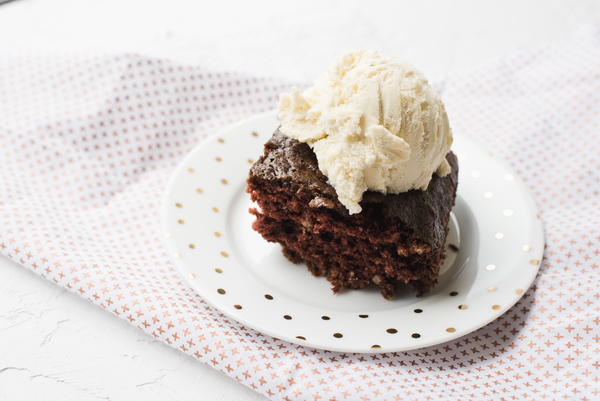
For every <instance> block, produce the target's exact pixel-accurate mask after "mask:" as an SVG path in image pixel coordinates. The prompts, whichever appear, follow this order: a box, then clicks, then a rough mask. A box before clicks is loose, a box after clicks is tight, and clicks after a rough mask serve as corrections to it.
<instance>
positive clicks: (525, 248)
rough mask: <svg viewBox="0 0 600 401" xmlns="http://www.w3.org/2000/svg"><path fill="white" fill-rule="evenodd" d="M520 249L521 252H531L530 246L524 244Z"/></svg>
mask: <svg viewBox="0 0 600 401" xmlns="http://www.w3.org/2000/svg"><path fill="white" fill-rule="evenodd" d="M521 249H522V250H523V252H529V251H531V245H528V244H525V245H523V247H522V248H521Z"/></svg>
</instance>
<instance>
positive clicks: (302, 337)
mask: <svg viewBox="0 0 600 401" xmlns="http://www.w3.org/2000/svg"><path fill="white" fill-rule="evenodd" d="M296 338H297V339H298V340H306V337H304V336H296Z"/></svg>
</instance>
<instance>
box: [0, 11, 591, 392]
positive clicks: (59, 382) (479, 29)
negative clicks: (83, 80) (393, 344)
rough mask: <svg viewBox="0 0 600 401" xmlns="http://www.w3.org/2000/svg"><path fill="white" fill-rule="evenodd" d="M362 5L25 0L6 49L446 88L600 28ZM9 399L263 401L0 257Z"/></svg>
mask: <svg viewBox="0 0 600 401" xmlns="http://www.w3.org/2000/svg"><path fill="white" fill-rule="evenodd" d="M364 3H365V2H359V1H344V2H341V1H340V2H323V1H319V2H310V1H304V2H301V3H297V4H295V5H294V4H291V3H288V2H282V1H253V2H239V3H237V2H232V1H223V0H220V1H217V2H210V3H209V2H198V1H196V2H192V1H190V2H184V1H164V0H163V1H160V2H159V1H156V2H153V1H138V0H136V1H133V0H131V1H126V2H125V1H115V0H111V1H92V0H78V1H68V0H54V1H51V2H50V1H41V0H19V1H16V2H13V3H9V4H6V5H4V6H0V52H2V51H10V50H17V49H23V48H34V49H37V50H38V51H39V50H42V51H48V52H52V51H55V50H69V51H71V50H86V49H103V50H107V51H110V52H115V51H136V52H140V53H150V54H154V55H160V56H164V57H170V58H174V59H177V60H178V61H180V62H188V63H200V64H203V65H206V66H209V67H212V68H221V69H234V70H243V71H247V72H250V73H254V74H259V75H275V76H280V77H284V78H288V79H292V80H310V79H311V78H313V77H314V75H315V74H316V73H318V72H319V71H321V70H322V69H323V67H324V65H325V64H326V62H327V60H328V59H330V58H331V56H332V55H335V54H339V53H341V52H343V51H346V50H349V49H353V48H379V49H381V50H383V51H385V52H387V53H393V54H397V55H399V56H402V57H404V58H406V59H408V60H410V61H411V62H412V63H413V64H415V65H416V66H418V67H419V68H421V69H422V70H423V71H424V72H425V73H426V74H427V75H428V76H429V77H430V78H431V79H432V80H437V79H441V78H443V77H444V75H445V74H447V73H451V72H453V71H464V70H465V69H469V68H470V67H471V66H474V65H476V64H480V63H482V62H485V61H486V60H489V59H492V58H497V57H501V56H503V55H505V54H507V53H511V52H513V51H516V50H519V49H522V48H527V47H531V46H538V45H543V44H546V43H552V42H556V41H559V40H562V39H566V38H568V37H569V36H570V34H571V33H572V32H573V31H574V30H575V29H576V28H577V27H578V26H579V25H581V24H584V23H593V22H600V2H598V1H578V2H572V1H547V0H546V1H528V2H523V1H503V2H494V3H493V4H492V3H490V2H485V1H476V0H472V1H466V0H465V1H456V2H441V1H440V2H430V1H419V2H417V1H414V2H407V1H394V2H393V4H392V2H389V3H385V2H371V5H370V6H364V5H362V6H361V4H364ZM0 54H1V53H0ZM2 397H4V398H5V399H7V400H11V401H12V400H33V399H44V400H58V399H60V400H82V401H85V400H94V399H110V400H132V399H145V400H192V399H194V400H197V399H206V400H241V399H244V400H259V399H262V397H261V396H259V395H257V394H255V393H253V392H252V391H251V390H249V389H247V388H245V387H243V386H242V385H240V384H237V383H236V382H234V381H233V380H231V379H229V378H227V377H225V376H223V375H221V374H220V373H218V372H216V371H213V370H212V369H211V368H208V367H206V366H204V365H202V364H201V363H198V362H196V361H194V360H192V359H191V358H189V357H187V356H185V355H183V354H181V353H179V352H178V351H176V350H174V349H171V348H168V347H167V346H165V345H163V344H161V343H159V342H156V341H155V340H153V339H152V338H150V337H148V336H146V335H145V334H143V333H141V332H140V331H139V330H137V329H136V328H134V327H131V326H129V325H128V324H126V323H125V322H124V321H121V320H118V319H116V318H114V317H113V316H111V315H110V314H108V313H106V312H105V311H102V310H100V309H99V308H96V307H95V306H92V305H90V304H88V303H87V302H86V301H84V300H82V299H80V298H78V297H77V296H75V295H73V294H70V293H67V292H65V290H63V289H60V288H58V287H55V286H54V285H52V284H50V283H48V282H46V281H44V280H43V279H41V278H39V277H37V276H35V275H33V274H32V273H30V272H28V271H26V270H24V269H22V268H20V267H18V266H16V265H14V264H13V263H11V262H8V261H7V260H5V259H0V398H2Z"/></svg>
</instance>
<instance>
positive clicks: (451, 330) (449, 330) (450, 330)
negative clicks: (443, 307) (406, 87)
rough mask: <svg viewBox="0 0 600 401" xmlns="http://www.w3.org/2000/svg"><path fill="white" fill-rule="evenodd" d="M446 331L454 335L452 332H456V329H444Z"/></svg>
mask: <svg viewBox="0 0 600 401" xmlns="http://www.w3.org/2000/svg"><path fill="white" fill-rule="evenodd" d="M446 331H447V332H448V333H454V332H455V331H456V329H455V328H454V327H448V328H447V329H446Z"/></svg>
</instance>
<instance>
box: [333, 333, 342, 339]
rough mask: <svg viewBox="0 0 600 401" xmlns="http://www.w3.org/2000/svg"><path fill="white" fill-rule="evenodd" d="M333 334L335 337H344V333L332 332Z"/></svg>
mask: <svg viewBox="0 0 600 401" xmlns="http://www.w3.org/2000/svg"><path fill="white" fill-rule="evenodd" d="M333 336H334V337H335V338H342V337H344V335H343V334H342V333H333Z"/></svg>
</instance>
